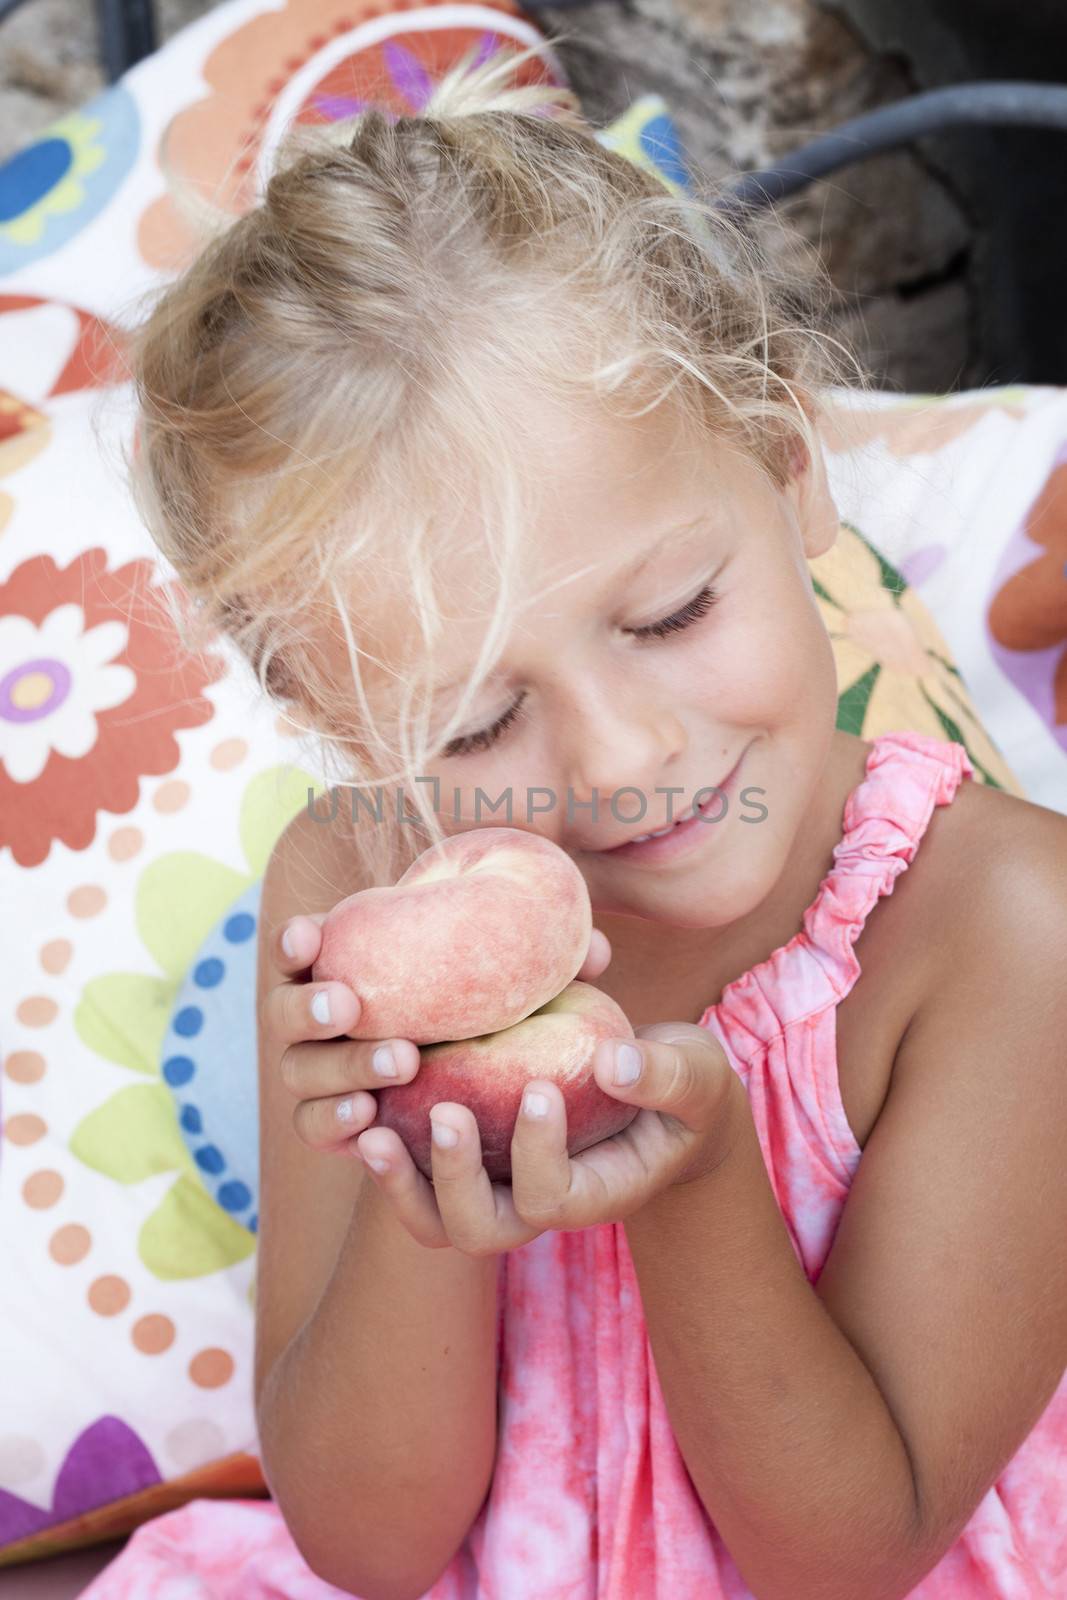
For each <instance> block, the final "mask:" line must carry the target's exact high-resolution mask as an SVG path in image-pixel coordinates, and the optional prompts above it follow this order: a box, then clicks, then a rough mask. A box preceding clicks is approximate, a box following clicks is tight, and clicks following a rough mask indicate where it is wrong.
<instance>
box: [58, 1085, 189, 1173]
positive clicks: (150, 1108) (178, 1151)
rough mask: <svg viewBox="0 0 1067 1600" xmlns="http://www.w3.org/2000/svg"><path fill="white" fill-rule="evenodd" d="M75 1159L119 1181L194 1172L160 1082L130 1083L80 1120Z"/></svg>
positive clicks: (167, 1094) (73, 1147)
mask: <svg viewBox="0 0 1067 1600" xmlns="http://www.w3.org/2000/svg"><path fill="white" fill-rule="evenodd" d="M70 1148H71V1151H72V1152H73V1154H74V1155H76V1156H77V1158H78V1160H79V1161H84V1163H85V1165H86V1166H87V1167H92V1169H93V1171H94V1172H102V1173H103V1174H104V1175H105V1176H106V1177H108V1178H114V1179H115V1180H116V1181H117V1182H118V1183H142V1182H143V1181H144V1179H145V1178H153V1177H156V1176H157V1175H158V1174H159V1173H161V1172H177V1171H183V1170H195V1169H194V1168H193V1160H192V1157H191V1156H190V1154H189V1151H188V1150H187V1149H186V1146H185V1142H184V1140H183V1139H182V1136H181V1134H180V1133H179V1131H178V1124H177V1121H176V1119H175V1116H174V1101H173V1099H172V1097H171V1094H170V1091H169V1090H168V1089H167V1087H166V1085H165V1084H162V1083H133V1084H130V1086H129V1088H127V1089H119V1090H118V1092H117V1093H116V1094H113V1095H112V1096H111V1098H110V1099H109V1100H105V1101H104V1104H103V1105H102V1106H97V1108H96V1110H95V1111H90V1112H89V1113H88V1115H87V1116H85V1117H83V1118H82V1120H81V1122H79V1124H78V1126H77V1127H76V1128H75V1130H74V1133H73V1135H72V1137H71V1141H70Z"/></svg>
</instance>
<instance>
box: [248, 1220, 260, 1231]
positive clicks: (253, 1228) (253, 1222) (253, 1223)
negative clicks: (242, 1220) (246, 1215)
mask: <svg viewBox="0 0 1067 1600" xmlns="http://www.w3.org/2000/svg"><path fill="white" fill-rule="evenodd" d="M258 1227H259V1218H258V1217H253V1218H252V1220H251V1222H250V1223H249V1224H248V1231H249V1233H255V1231H256V1229H257V1228H258Z"/></svg>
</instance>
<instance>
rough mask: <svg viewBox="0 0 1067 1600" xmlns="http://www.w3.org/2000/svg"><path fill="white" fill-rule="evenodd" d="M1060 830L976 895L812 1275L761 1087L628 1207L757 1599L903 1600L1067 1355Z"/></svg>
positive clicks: (1001, 1462)
mask: <svg viewBox="0 0 1067 1600" xmlns="http://www.w3.org/2000/svg"><path fill="white" fill-rule="evenodd" d="M1030 809H1032V810H1036V809H1037V808H1030ZM1053 815H1054V814H1053V813H1050V812H1047V811H1046V812H1043V818H1046V819H1047V818H1052V817H1053ZM1039 833H1041V834H1042V836H1043V839H1044V843H1043V844H1042V845H1041V846H1040V847H1039V848H1036V847H1035V849H1034V850H1033V851H1032V852H1029V853H1028V851H1027V850H1026V849H1013V850H1012V851H1011V852H1010V859H1008V858H1007V857H1005V859H1004V860H1003V861H1002V862H1001V863H1000V864H999V866H998V867H997V868H996V869H994V864H993V863H992V862H990V861H989V859H988V857H987V859H986V870H985V872H984V873H983V874H981V875H980V879H976V880H975V885H974V886H973V890H972V892H973V895H974V897H975V900H976V903H975V904H973V905H968V907H967V908H966V914H964V912H963V908H961V946H960V947H959V948H957V949H955V950H954V951H953V952H952V962H951V970H947V971H946V974H945V977H944V980H943V982H942V983H941V984H940V985H939V986H938V987H937V990H936V992H935V993H933V994H931V995H930V996H929V997H928V1000H927V1002H926V1003H924V1005H922V1006H921V1007H920V1008H919V1011H918V1012H917V1014H916V1016H915V1017H914V1018H913V1020H912V1023H911V1025H910V1026H909V1028H908V1030H907V1033H906V1035H905V1038H904V1040H903V1041H902V1044H901V1047H900V1049H899V1051H898V1054H897V1058H896V1061H895V1064H894V1072H893V1081H892V1085H891V1088H890V1092H889V1095H888V1097H887V1100H886V1105H885V1107H884V1108H883V1111H882V1114H881V1116H880V1118H879V1121H878V1124H877V1126H876V1127H875V1129H874V1130H873V1132H872V1134H871V1136H870V1138H869V1140H868V1142H867V1145H866V1148H865V1150H864V1154H863V1158H862V1161H861V1163H860V1166H859V1168H858V1169H857V1173H856V1176H855V1179H854V1181H853V1185H852V1189H851V1192H850V1194H849V1197H848V1201H847V1203H846V1206H845V1210H844V1212H843V1214H842V1217H841V1221H840V1224H839V1226H838V1229H837V1233H836V1235H835V1238H834V1243H833V1248H832V1250H831V1252H830V1255H829V1257H828V1259H827V1262H826V1265H825V1267H824V1269H823V1272H822V1274H821V1275H820V1278H819V1281H818V1286H817V1287H815V1288H813V1287H812V1286H811V1284H810V1283H809V1282H808V1279H807V1277H806V1275H805V1273H804V1271H803V1268H802V1266H801V1264H800V1263H799V1261H798V1260H797V1258H796V1255H795V1252H794V1250H793V1247H792V1244H791V1242H790V1239H789V1236H788V1233H787V1231H786V1227H785V1223H784V1221H783V1219H782V1216H781V1213H780V1212H779V1209H778V1206H777V1202H776V1200H775V1198H774V1194H773V1191H772V1189H771V1186H770V1182H769V1180H768V1177H767V1173H766V1168H765V1165H764V1162H763V1158H762V1153H761V1150H760V1147H759V1142H758V1139H757V1136H756V1130H755V1125H754V1123H753V1122H752V1118H751V1113H750V1111H749V1110H748V1101H747V1096H744V1093H743V1086H742V1096H741V1098H742V1100H743V1107H742V1108H741V1110H740V1111H739V1119H740V1120H739V1126H740V1133H739V1135H738V1137H737V1139H736V1140H735V1142H734V1144H733V1146H732V1148H731V1151H730V1155H729V1156H728V1157H727V1159H726V1161H725V1162H724V1163H723V1164H722V1165H721V1166H720V1167H719V1168H717V1169H715V1170H714V1171H712V1172H711V1173H709V1174H708V1175H707V1176H706V1177H704V1178H700V1179H698V1180H695V1181H694V1182H692V1183H691V1184H687V1185H685V1184H683V1185H679V1186H675V1187H674V1188H673V1189H668V1190H666V1191H664V1192H663V1193H662V1194H661V1195H659V1196H657V1197H656V1198H655V1199H654V1200H653V1201H652V1202H650V1203H649V1204H648V1205H647V1206H645V1207H644V1208H642V1210H641V1211H639V1212H637V1213H636V1214H635V1215H634V1216H632V1217H631V1218H629V1219H628V1220H627V1222H626V1230H627V1238H628V1241H629V1244H630V1248H631V1252H632V1254H633V1259H634V1265H635V1269H636V1272H637V1276H638V1280H639V1283H640V1288H641V1295H642V1300H643V1304H644V1309H645V1317H646V1321H647V1325H648V1329H649V1338H650V1341H651V1344H652V1349H653V1353H654V1356H655V1361H656V1369H657V1373H658V1376H659V1378H660V1382H661V1386H662V1389H663V1394H664V1398H665V1401H666V1404H667V1408H668V1412H669V1414H670V1417H671V1422H672V1426H673V1428H674V1432H675V1437H676V1438H677V1441H678V1446H679V1449H680V1451H681V1453H682V1455H683V1457H684V1459H685V1462H686V1465H687V1467H688V1469H689V1472H690V1475H691V1477H692V1479H693V1483H694V1486H695V1487H696V1490H697V1493H698V1494H699V1495H700V1498H701V1500H702V1502H703V1504H704V1506H705V1509H706V1510H707V1513H708V1515H709V1517H710V1518H711V1519H712V1520H713V1522H714V1523H715V1524H716V1527H717V1528H718V1530H719V1532H720V1533H721V1535H722V1538H723V1539H724V1541H725V1543H726V1545H727V1547H728V1549H729V1550H730V1552H731V1554H732V1556H733V1558H734V1560H735V1561H736V1562H737V1565H738V1566H739V1568H740V1569H741V1571H742V1573H743V1574H744V1577H745V1580H746V1582H747V1583H748V1585H749V1587H750V1588H751V1589H752V1590H753V1592H754V1593H755V1594H756V1595H757V1596H759V1600H787V1597H789V1600H796V1597H797V1596H799V1595H803V1596H804V1600H855V1596H856V1595H858V1594H862V1595H863V1596H864V1600H902V1597H903V1596H905V1595H907V1594H908V1593H909V1592H910V1590H911V1589H912V1587H913V1586H914V1585H915V1584H916V1583H918V1581H919V1580H920V1579H921V1578H922V1577H923V1576H924V1575H925V1574H926V1573H927V1572H929V1570H930V1569H931V1568H932V1567H933V1566H935V1565H936V1563H937V1562H938V1561H939V1560H940V1559H941V1557H942V1556H943V1555H944V1553H945V1552H946V1551H947V1550H948V1548H949V1547H950V1546H951V1545H952V1544H953V1543H954V1541H955V1540H956V1538H957V1537H958V1536H959V1534H960V1532H961V1531H962V1529H963V1528H964V1526H965V1525H966V1523H967V1522H968V1521H969V1520H970V1518H971V1516H972V1515H973V1514H974V1511H975V1509H976V1507H977V1505H978V1503H979V1501H980V1500H981V1499H982V1498H983V1496H984V1495H985V1494H986V1493H987V1492H988V1490H989V1488H990V1487H991V1485H992V1484H993V1483H994V1482H995V1481H996V1479H997V1477H998V1476H999V1475H1000V1473H1001V1472H1002V1470H1003V1468H1004V1467H1005V1465H1006V1464H1007V1462H1008V1461H1009V1460H1010V1459H1011V1457H1012V1456H1013V1455H1014V1454H1015V1452H1016V1451H1017V1449H1018V1448H1019V1446H1020V1445H1021V1444H1022V1442H1023V1441H1024V1439H1025V1438H1026V1435H1027V1434H1028V1433H1029V1432H1030V1430H1031V1429H1032V1428H1033V1426H1034V1424H1035V1422H1036V1421H1037V1420H1038V1418H1039V1416H1040V1415H1041V1413H1042V1411H1043V1410H1044V1409H1045V1407H1046V1406H1047V1404H1048V1402H1049V1400H1050V1399H1051V1397H1052V1395H1053V1393H1054V1391H1055V1389H1056V1387H1057V1385H1058V1383H1059V1382H1060V1380H1061V1378H1062V1376H1063V1373H1064V1370H1065V1368H1067V1270H1065V1265H1064V1255H1063V1239H1064V1236H1065V1233H1067V1168H1065V1165H1064V1162H1063V1145H1064V1138H1065V1134H1067V1073H1065V1072H1064V1039H1065V1038H1067V986H1065V985H1064V982H1063V973H1064V971H1065V970H1067V894H1065V890H1064V887H1063V885H1064V884H1065V883H1067V823H1065V822H1064V820H1063V819H1062V818H1057V819H1056V820H1055V821H1054V822H1046V821H1042V822H1041V823H1040V826H1039ZM1003 843H1004V841H1003V840H1002V841H1001V846H1002V848H1003ZM738 1083H739V1084H740V1080H738Z"/></svg>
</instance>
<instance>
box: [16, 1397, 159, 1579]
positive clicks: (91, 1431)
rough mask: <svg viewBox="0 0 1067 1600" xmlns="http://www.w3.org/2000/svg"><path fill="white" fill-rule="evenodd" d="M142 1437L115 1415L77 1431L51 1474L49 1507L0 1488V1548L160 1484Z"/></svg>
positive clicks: (157, 1469)
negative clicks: (53, 1478)
mask: <svg viewBox="0 0 1067 1600" xmlns="http://www.w3.org/2000/svg"><path fill="white" fill-rule="evenodd" d="M162 1481H163V1479H162V1477H161V1475H160V1472H159V1468H158V1467H157V1466H156V1464H155V1462H154V1461H153V1460H152V1457H151V1455H150V1454H149V1452H148V1450H147V1448H146V1447H145V1445H144V1443H143V1441H142V1440H141V1439H139V1438H138V1436H137V1434H135V1433H134V1431H133V1429H132V1428H129V1427H127V1425H126V1423H125V1422H122V1421H120V1420H119V1418H118V1417H101V1418H100V1419H99V1420H98V1421H96V1422H94V1423H92V1424H91V1425H90V1426H89V1427H88V1428H86V1430H85V1432H84V1433H81V1434H79V1435H78V1437H77V1439H75V1441H74V1443H73V1444H72V1445H71V1447H70V1449H69V1451H68V1452H67V1456H66V1460H65V1461H64V1462H63V1465H62V1466H61V1467H60V1469H59V1475H58V1477H57V1478H56V1487H55V1493H54V1494H53V1496H52V1508H51V1510H44V1511H42V1510H41V1508H40V1506H37V1505H34V1504H32V1502H31V1501H29V1500H22V1499H20V1498H19V1496H18V1495H17V1494H12V1493H11V1492H10V1491H9V1490H7V1489H0V1549H2V1548H3V1547H4V1546H5V1545H9V1544H14V1543H15V1541H16V1540H17V1539H28V1538H29V1537H30V1535H31V1534H34V1533H40V1532H41V1531H42V1529H44V1528H51V1527H53V1526H55V1524H56V1523H60V1522H69V1521H70V1520H71V1519H72V1518H74V1517H78V1516H81V1515H82V1513H83V1512H86V1511H93V1510H95V1508H96V1507H97V1506H106V1505H111V1504H113V1503H114V1501H116V1500H122V1499H124V1498H125V1496H126V1495H131V1494H137V1493H138V1492H139V1491H140V1490H142V1489H149V1488H151V1487H152V1485H153V1484H156V1483H162Z"/></svg>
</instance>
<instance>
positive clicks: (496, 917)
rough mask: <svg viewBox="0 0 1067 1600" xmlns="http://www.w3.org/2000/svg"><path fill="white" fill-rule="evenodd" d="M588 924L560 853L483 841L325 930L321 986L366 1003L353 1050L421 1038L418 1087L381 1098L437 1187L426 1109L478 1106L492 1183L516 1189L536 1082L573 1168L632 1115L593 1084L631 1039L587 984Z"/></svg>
mask: <svg viewBox="0 0 1067 1600" xmlns="http://www.w3.org/2000/svg"><path fill="white" fill-rule="evenodd" d="M592 926H593V917H592V908H591V906H590V903H589V894H588V891H587V889H586V886H585V880H584V878H583V877H582V875H581V873H580V872H579V870H578V868H577V867H576V866H575V864H574V862H573V861H572V860H571V858H570V857H569V856H568V855H566V854H565V853H564V851H562V850H561V849H559V847H558V846H557V845H554V844H553V843H552V841H551V840H550V839H545V838H542V837H541V836H540V835H538V834H534V833H528V832H526V831H524V830H523V829H520V828H504V827H498V828H477V829H474V830H472V831H470V832H468V833H461V834H455V835H453V836H451V837H450V838H447V839H445V840H444V841H443V842H442V843H441V844H440V845H435V846H433V847H431V848H430V849H429V850H426V851H425V852H424V853H423V854H422V855H421V856H419V857H418V859H417V860H416V861H413V862H412V864H411V866H410V867H408V869H407V871H406V872H405V873H403V874H402V876H401V877H400V878H399V879H398V880H397V882H396V883H395V884H394V885H393V886H392V888H387V889H385V888H383V889H364V890H362V891H361V892H360V893H359V894H353V895H349V897H348V898H347V899H346V900H342V901H340V903H339V904H338V905H336V906H335V907H334V909H333V910H332V911H331V913H330V914H329V916H328V917H327V918H326V920H325V922H324V923H323V926H322V947H321V949H320V951H319V956H318V959H317V960H316V962H315V965H314V968H313V972H312V976H313V978H314V980H315V981H316V982H319V981H320V980H324V979H325V980H330V979H335V980H339V981H340V982H341V983H345V984H347V985H348V986H349V987H350V988H351V989H353V990H354V991H355V993H356V994H357V995H358V996H359V998H360V1001H361V1004H362V1009H361V1012H360V1019H359V1029H358V1037H359V1038H362V1039H389V1038H402V1039H411V1040H412V1041H413V1043H415V1044H417V1045H418V1046H419V1047H420V1058H421V1059H420V1064H419V1070H418V1072H417V1074H416V1075H415V1077H414V1079H412V1081H411V1082H410V1083H403V1084H396V1085H393V1086H390V1087H388V1088H384V1089H379V1090H377V1091H375V1093H376V1097H377V1101H378V1114H377V1118H376V1122H377V1124H378V1125H380V1126H382V1127H387V1128H393V1129H395V1131H396V1132H397V1134H399V1136H400V1138H401V1139H403V1141H404V1143H405V1144H406V1145H407V1147H408V1149H409V1150H410V1151H411V1155H412V1159H413V1160H414V1161H415V1164H416V1165H417V1166H418V1168H419V1170H420V1171H421V1172H423V1173H425V1174H426V1176H427V1177H432V1165H431V1160H430V1117H429V1113H430V1109H431V1107H432V1106H435V1105H437V1103H438V1102H439V1101H442V1100H452V1101H456V1102H458V1103H459V1104H460V1105H465V1106H467V1107H468V1108H469V1109H470V1110H471V1112H472V1113H473V1114H474V1117H475V1120H476V1121H477V1123H478V1131H479V1134H480V1135H481V1141H482V1159H483V1162H484V1165H485V1169H486V1172H487V1173H488V1175H489V1177H490V1179H492V1181H493V1182H495V1183H507V1182H508V1181H510V1178H511V1137H512V1133H513V1131H514V1127H515V1120H516V1118H517V1116H518V1114H519V1106H520V1103H521V1101H522V1094H523V1090H524V1089H525V1087H526V1085H527V1083H528V1082H529V1081H530V1079H531V1078H547V1079H548V1080H549V1081H551V1082H554V1083H557V1084H558V1085H559V1088H560V1090H561V1092H562V1094H563V1098H564V1102H565V1104H566V1109H567V1149H568V1151H569V1152H570V1154H572V1155H573V1154H575V1153H576V1152H577V1151H579V1150H584V1149H586V1148H587V1147H588V1146H589V1145H591V1144H596V1143H597V1142H598V1141H599V1140H601V1139H607V1138H610V1137H611V1135H612V1134H615V1133H619V1132H621V1130H622V1129H623V1128H625V1127H626V1125H627V1124H628V1123H629V1122H631V1121H632V1120H633V1118H634V1117H635V1116H636V1115H637V1110H636V1108H635V1107H634V1106H627V1105H623V1104H622V1103H621V1102H620V1101H618V1100H613V1099H612V1098H611V1096H610V1095H607V1094H605V1093H604V1091H603V1090H602V1089H601V1088H600V1086H599V1084H598V1083H597V1082H596V1079H595V1078H594V1076H593V1053H594V1051H595V1049H596V1046H597V1044H598V1042H599V1041H600V1040H601V1039H610V1038H623V1039H629V1038H632V1037H633V1029H632V1027H631V1026H630V1023H629V1020H628V1019H627V1017H626V1014H625V1013H624V1012H623V1011H622V1009H621V1008H620V1007H619V1006H618V1005H616V1003H615V1001H614V1000H612V999H611V997H610V996H609V995H606V994H604V993H603V992H602V991H601V990H600V989H597V988H595V987H594V986H593V985H592V984H588V983H576V982H574V981H573V979H574V977H575V974H576V973H577V972H579V971H580V969H581V967H582V965H583V963H584V961H585V958H586V953H587V951H588V949H589V938H590V934H591V932H592Z"/></svg>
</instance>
